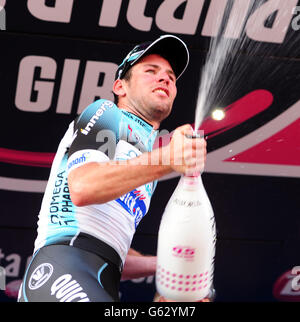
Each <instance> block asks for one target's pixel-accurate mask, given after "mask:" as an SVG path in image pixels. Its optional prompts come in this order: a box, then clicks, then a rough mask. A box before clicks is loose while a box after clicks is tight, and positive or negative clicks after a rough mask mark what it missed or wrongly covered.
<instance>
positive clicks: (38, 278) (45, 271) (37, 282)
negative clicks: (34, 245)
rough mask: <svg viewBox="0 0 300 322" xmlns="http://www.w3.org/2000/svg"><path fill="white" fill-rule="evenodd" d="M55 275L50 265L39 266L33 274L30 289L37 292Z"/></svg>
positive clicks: (29, 283) (29, 284)
mask: <svg viewBox="0 0 300 322" xmlns="http://www.w3.org/2000/svg"><path fill="white" fill-rule="evenodd" d="M52 273H53V266H52V265H51V264H49V263H43V264H41V265H39V266H38V267H37V268H36V269H35V270H34V271H33V273H32V274H31V277H30V279H29V282H28V287H29V288H30V289H31V290H36V289H38V288H40V287H41V286H42V285H44V284H45V283H46V282H47V281H48V280H49V278H50V277H51V275H52Z"/></svg>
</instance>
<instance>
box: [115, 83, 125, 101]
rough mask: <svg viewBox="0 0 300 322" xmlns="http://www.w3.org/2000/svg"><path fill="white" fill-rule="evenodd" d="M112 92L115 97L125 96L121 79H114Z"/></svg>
mask: <svg viewBox="0 0 300 322" xmlns="http://www.w3.org/2000/svg"><path fill="white" fill-rule="evenodd" d="M113 92H114V93H115V94H116V95H117V96H121V97H122V96H125V95H126V91H125V89H124V85H123V81H122V80H121V79H116V80H115V82H114V84H113Z"/></svg>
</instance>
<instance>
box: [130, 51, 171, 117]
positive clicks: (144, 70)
mask: <svg viewBox="0 0 300 322" xmlns="http://www.w3.org/2000/svg"><path fill="white" fill-rule="evenodd" d="M124 88H125V91H126V96H125V103H126V104H128V105H129V106H130V107H132V108H134V110H136V111H137V112H138V113H140V114H141V116H143V117H144V118H146V120H149V121H157V122H161V121H162V120H164V119H165V118H166V117H167V116H168V115H169V114H170V112H171V110H172V106H173V102H174V99H175V97H176V94H177V88H176V76H175V74H174V72H173V69H172V67H171V65H170V64H169V62H168V61H167V60H166V59H164V58H163V57H161V56H159V55H155V54H152V55H149V56H146V57H144V58H142V59H141V60H140V62H138V63H137V64H136V65H134V66H133V67H132V70H131V78H130V80H129V81H125V85H124Z"/></svg>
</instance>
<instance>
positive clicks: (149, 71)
mask: <svg viewBox="0 0 300 322" xmlns="http://www.w3.org/2000/svg"><path fill="white" fill-rule="evenodd" d="M146 73H151V74H154V73H155V71H154V69H147V70H146Z"/></svg>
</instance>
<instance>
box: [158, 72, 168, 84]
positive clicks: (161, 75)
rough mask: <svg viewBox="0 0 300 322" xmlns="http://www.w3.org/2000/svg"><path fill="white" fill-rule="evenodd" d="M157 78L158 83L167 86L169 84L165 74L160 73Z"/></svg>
mask: <svg viewBox="0 0 300 322" xmlns="http://www.w3.org/2000/svg"><path fill="white" fill-rule="evenodd" d="M158 78H159V82H166V83H167V84H169V82H170V78H169V75H168V73H167V72H160V73H159V75H158Z"/></svg>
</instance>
